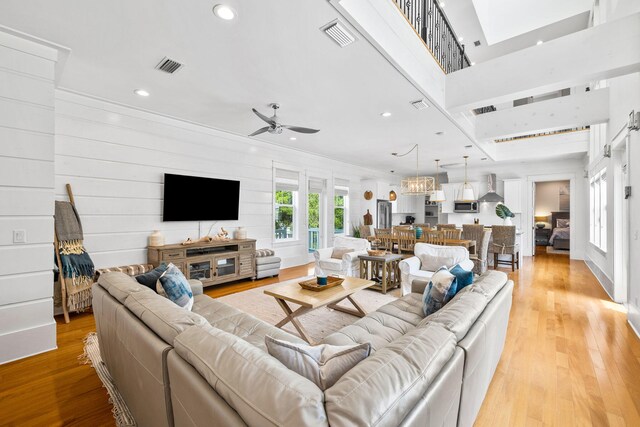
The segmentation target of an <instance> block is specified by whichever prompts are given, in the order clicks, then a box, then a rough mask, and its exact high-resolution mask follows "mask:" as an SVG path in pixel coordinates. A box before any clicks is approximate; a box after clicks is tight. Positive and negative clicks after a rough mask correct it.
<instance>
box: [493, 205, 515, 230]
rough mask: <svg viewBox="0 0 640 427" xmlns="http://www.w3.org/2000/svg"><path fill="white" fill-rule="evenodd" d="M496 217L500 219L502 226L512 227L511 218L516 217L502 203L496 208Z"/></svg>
mask: <svg viewBox="0 0 640 427" xmlns="http://www.w3.org/2000/svg"><path fill="white" fill-rule="evenodd" d="M496 215H498V217H500V218H501V219H502V221H503V224H504V225H513V223H512V222H511V218H514V217H515V216H516V215H515V214H514V213H513V212H511V210H510V209H509V208H508V207H507V206H506V205H504V204H502V203H498V205H497V206H496Z"/></svg>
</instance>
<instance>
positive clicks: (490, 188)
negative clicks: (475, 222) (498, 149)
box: [478, 173, 504, 203]
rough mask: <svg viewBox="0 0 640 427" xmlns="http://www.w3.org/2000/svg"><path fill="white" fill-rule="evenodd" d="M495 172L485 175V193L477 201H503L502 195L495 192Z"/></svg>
mask: <svg viewBox="0 0 640 427" xmlns="http://www.w3.org/2000/svg"><path fill="white" fill-rule="evenodd" d="M496 183H497V181H496V174H495V173H492V174H489V175H488V176H487V193H486V194H485V195H484V196H482V197H480V198H479V199H478V201H479V202H489V203H498V202H504V197H502V196H501V195H499V194H498V193H496Z"/></svg>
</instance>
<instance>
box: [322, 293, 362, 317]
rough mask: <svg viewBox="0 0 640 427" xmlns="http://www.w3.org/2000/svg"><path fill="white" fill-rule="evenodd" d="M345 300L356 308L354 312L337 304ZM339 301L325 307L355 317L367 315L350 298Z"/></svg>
mask: <svg viewBox="0 0 640 427" xmlns="http://www.w3.org/2000/svg"><path fill="white" fill-rule="evenodd" d="M345 299H347V300H349V302H350V303H351V304H352V305H353V306H354V307H355V308H356V309H355V310H354V309H352V308H347V307H342V306H339V305H338V303H339V302H340V301H344V300H345ZM340 301H336V302H334V303H332V304H329V305H327V307H329V308H332V309H334V310H337V311H342V312H343V313H348V314H351V315H353V316H357V317H364V316H366V315H367V312H366V311H365V310H364V308H362V307H361V306H360V305H359V304H358V303H357V302H356V301H355V300H354V299H353V298H352V297H351V295H349V296H348V297H346V298H343V299H341V300H340Z"/></svg>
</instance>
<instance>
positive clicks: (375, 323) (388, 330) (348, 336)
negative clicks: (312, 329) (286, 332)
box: [321, 311, 414, 352]
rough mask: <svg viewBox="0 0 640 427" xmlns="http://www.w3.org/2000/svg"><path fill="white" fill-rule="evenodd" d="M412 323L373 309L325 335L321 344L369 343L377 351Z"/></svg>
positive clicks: (405, 331) (412, 326)
mask: <svg viewBox="0 0 640 427" xmlns="http://www.w3.org/2000/svg"><path fill="white" fill-rule="evenodd" d="M413 328H414V325H412V324H411V323H409V322H406V321H404V320H401V319H398V318H397V317H393V316H391V315H389V314H386V313H381V312H379V311H374V312H373V313H369V314H367V315H366V316H365V317H363V318H362V319H360V320H358V321H357V322H355V323H353V324H351V325H348V326H345V327H344V328H342V329H340V330H339V331H337V332H334V333H332V334H330V335H328V336H326V337H325V338H324V339H323V340H322V341H321V342H322V344H331V345H351V344H364V343H369V344H371V351H372V352H374V351H377V350H380V349H381V348H383V347H384V346H386V345H388V344H389V343H390V342H392V341H394V340H395V339H397V338H399V337H401V336H402V335H404V334H406V333H407V332H408V331H409V330H411V329H413Z"/></svg>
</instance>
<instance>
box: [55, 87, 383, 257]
mask: <svg viewBox="0 0 640 427" xmlns="http://www.w3.org/2000/svg"><path fill="white" fill-rule="evenodd" d="M247 114H250V111H249V112H248V113H247ZM55 115H56V146H55V162H56V172H55V173H56V178H55V193H56V198H58V199H64V198H65V197H66V193H65V190H64V185H65V184H66V183H70V184H71V185H72V187H73V191H74V194H75V199H76V204H77V207H78V211H79V212H80V215H81V217H82V221H83V228H84V232H85V245H86V247H87V249H88V251H89V252H90V253H91V255H92V257H93V259H94V262H95V264H96V266H97V267H107V266H117V265H123V264H131V263H142V262H146V257H147V252H146V245H147V237H148V236H149V234H150V233H151V232H152V231H153V230H156V229H158V230H161V231H162V233H163V234H164V235H165V238H166V242H167V243H178V242H180V241H182V240H184V239H185V238H187V237H192V238H193V237H198V235H205V234H206V233H207V231H208V230H209V227H210V226H211V225H212V222H210V221H208V222H202V223H198V222H194V221H192V222H162V194H163V184H162V180H163V174H164V173H165V172H168V173H177V174H186V175H198V176H206V177H215V178H223V179H236V180H240V182H241V184H240V187H241V194H240V215H239V220H238V221H224V222H222V221H221V222H218V223H215V225H214V231H216V230H217V229H219V227H220V226H224V227H225V228H227V230H229V231H232V230H234V229H235V228H236V227H237V226H244V227H245V228H246V230H247V234H248V237H249V238H255V239H257V241H258V242H257V246H258V247H275V249H276V252H277V254H278V255H279V256H280V257H282V258H283V265H284V266H291V265H300V264H304V263H306V262H308V260H309V255H308V252H307V247H306V229H305V228H304V225H305V224H306V219H305V215H306V213H305V212H304V209H303V207H301V212H300V221H299V223H298V235H299V237H300V239H299V240H298V241H297V242H294V243H287V244H275V245H274V242H273V239H272V235H273V201H272V195H273V167H274V164H275V165H277V166H278V167H289V168H292V169H296V170H299V171H300V172H301V177H304V176H306V175H309V176H317V177H324V178H326V179H327V182H328V183H329V187H330V188H329V190H330V191H331V188H332V184H331V182H333V179H335V178H342V179H348V180H349V181H350V193H351V194H352V195H353V196H352V197H351V206H350V218H351V220H352V221H355V222H356V223H357V222H359V221H361V219H362V214H363V213H362V212H360V210H361V209H360V207H359V203H360V202H359V201H360V199H361V197H360V196H361V194H360V180H361V179H362V178H363V177H366V176H369V177H370V176H375V175H376V172H375V171H373V170H368V169H365V168H361V167H357V166H354V165H350V164H347V163H342V162H338V161H334V160H330V159H327V158H324V157H320V156H315V155H311V154H307V153H303V152H301V151H297V150H292V149H289V148H285V147H279V146H276V145H272V144H266V143H262V142H259V141H256V140H253V139H250V138H247V137H243V136H238V135H234V134H230V133H226V132H222V131H218V130H215V129H210V128H207V127H204V126H199V125H195V124H191V123H187V122H184V121H180V120H175V119H172V118H168V117H164V116H161V115H158V114H153V113H149V112H144V111H140V110H137V109H133V108H129V107H125V106H121V105H116V104H113V103H109V102H105V101H102V100H96V99H93V98H89V97H86V96H82V95H78V94H74V93H70V92H66V91H61V90H58V91H57V92H56V109H55ZM299 139H300V138H299ZM301 184H304V179H301ZM304 187H305V186H304V185H302V188H303V190H302V193H303V194H304ZM328 196H329V197H328V200H329V201H331V200H332V199H333V198H332V197H331V196H332V194H331V193H330V192H329V194H328ZM301 199H302V200H305V198H303V197H301ZM217 203H224V201H219V200H216V198H215V194H211V195H208V197H207V196H206V195H205V198H203V200H185V201H184V209H203V210H206V209H215V206H216V204H217ZM328 208H329V210H328V212H331V211H332V206H331V205H328ZM329 223H330V226H331V227H332V226H333V224H332V221H329ZM328 234H329V235H331V234H332V230H330V232H329V233H328ZM328 240H329V243H331V240H330V239H328Z"/></svg>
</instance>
